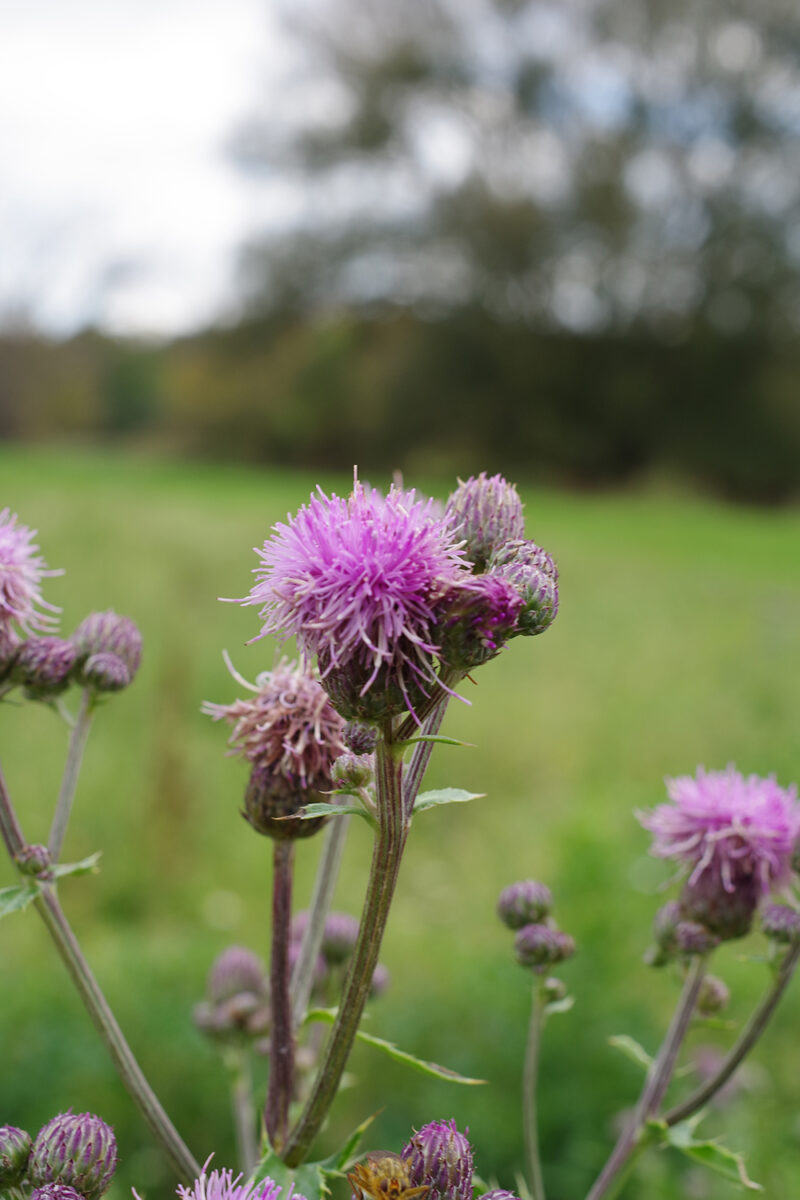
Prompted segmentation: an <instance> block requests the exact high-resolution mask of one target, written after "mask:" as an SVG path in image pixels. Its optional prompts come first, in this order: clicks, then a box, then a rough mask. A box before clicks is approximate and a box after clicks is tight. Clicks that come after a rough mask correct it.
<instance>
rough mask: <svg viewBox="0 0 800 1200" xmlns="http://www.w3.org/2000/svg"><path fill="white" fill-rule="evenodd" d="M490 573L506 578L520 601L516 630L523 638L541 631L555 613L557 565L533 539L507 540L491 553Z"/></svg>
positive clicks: (552, 619)
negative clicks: (530, 540)
mask: <svg viewBox="0 0 800 1200" xmlns="http://www.w3.org/2000/svg"><path fill="white" fill-rule="evenodd" d="M489 574H490V575H492V576H497V577H499V578H501V579H505V580H507V582H508V583H510V584H512V585H513V586H514V588H516V590H517V593H518V594H519V597H520V600H521V601H522V608H521V611H520V613H519V616H518V617H517V625H516V632H517V633H521V634H522V635H523V637H534V636H535V635H536V634H537V633H544V631H545V629H547V628H548V627H549V626H550V625H552V623H553V621H554V620H555V619H556V615H557V613H558V568H557V567H556V564H555V563H554V562H553V559H552V558H551V556H550V555H549V554H548V553H547V551H546V550H543V549H542V548H541V546H537V545H536V543H535V542H527V541H524V540H519V541H513V542H506V544H505V545H504V546H501V547H500V549H499V550H498V551H497V552H496V553H495V554H494V555H493V556H492V559H491V561H490V563H489Z"/></svg>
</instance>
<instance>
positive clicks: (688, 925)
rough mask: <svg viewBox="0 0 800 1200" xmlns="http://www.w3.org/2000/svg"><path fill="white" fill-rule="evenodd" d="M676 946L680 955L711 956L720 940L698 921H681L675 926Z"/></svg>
mask: <svg viewBox="0 0 800 1200" xmlns="http://www.w3.org/2000/svg"><path fill="white" fill-rule="evenodd" d="M675 945H676V946H677V949H678V953H679V954H685V955H689V956H692V955H697V954H709V953H710V951H712V950H713V949H714V947H715V946H718V945H719V938H718V937H716V936H715V934H713V933H712V932H711V931H710V930H709V929H706V927H705V925H701V924H700V923H699V922H698V921H679V922H678V924H677V925H676V926H675Z"/></svg>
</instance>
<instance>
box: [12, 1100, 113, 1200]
mask: <svg viewBox="0 0 800 1200" xmlns="http://www.w3.org/2000/svg"><path fill="white" fill-rule="evenodd" d="M116 1166H117V1141H116V1138H115V1137H114V1130H113V1129H112V1128H111V1126H110V1125H107V1124H106V1123H105V1121H101V1119H100V1117H96V1116H94V1115H93V1114H92V1113H79V1114H73V1113H71V1112H67V1113H60V1114H59V1115H58V1116H57V1117H53V1119H52V1121H48V1122H47V1124H46V1125H44V1126H43V1127H42V1128H41V1129H40V1130H39V1132H38V1134H37V1135H36V1140H35V1141H34V1143H33V1152H32V1153H31V1158H30V1163H29V1166H28V1178H29V1179H30V1181H31V1183H32V1184H33V1185H34V1187H39V1188H41V1187H44V1186H45V1185H46V1184H54V1183H61V1184H66V1185H67V1186H68V1187H74V1188H75V1190H76V1191H78V1192H80V1194H81V1195H82V1196H84V1197H85V1200H99V1197H100V1196H102V1195H103V1194H104V1193H105V1192H107V1191H108V1188H109V1185H110V1183H111V1180H112V1178H113V1176H114V1171H115V1170H116Z"/></svg>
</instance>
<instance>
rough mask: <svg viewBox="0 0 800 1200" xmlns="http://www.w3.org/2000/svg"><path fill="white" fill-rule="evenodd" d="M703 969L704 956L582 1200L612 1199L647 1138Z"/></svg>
mask: <svg viewBox="0 0 800 1200" xmlns="http://www.w3.org/2000/svg"><path fill="white" fill-rule="evenodd" d="M705 969H706V959H705V956H703V955H697V956H696V957H695V958H693V959H692V963H691V966H690V967H689V970H688V972H687V975H686V980H685V982H684V985H683V991H682V993H681V998H680V1000H679V1001H678V1005H677V1008H676V1009H675V1012H674V1014H673V1017H672V1021H671V1022H670V1026H669V1029H668V1030H667V1033H666V1037H665V1038H664V1041H663V1042H662V1043H661V1049H660V1050H659V1052H658V1057H657V1058H656V1060H655V1062H654V1063H653V1065H652V1067H651V1068H650V1071H649V1072H648V1075H647V1079H646V1080H645V1085H644V1087H643V1089H642V1093H641V1095H640V1096H639V1100H638V1101H637V1104H636V1109H635V1111H634V1114H633V1117H632V1119H631V1120H630V1121H629V1122H628V1124H627V1126H626V1128H625V1129H624V1130H623V1131H622V1133H621V1134H620V1137H619V1140H618V1141H617V1144H616V1146H615V1147H614V1149H613V1150H612V1152H611V1155H610V1157H609V1159H608V1161H607V1162H606V1165H605V1166H604V1167H603V1170H602V1171H601V1172H600V1174H599V1175H598V1177H597V1179H596V1181H595V1183H594V1186H593V1187H592V1188H591V1190H590V1191H589V1193H588V1195H587V1197H586V1200H600V1197H601V1196H608V1195H609V1194H612V1195H613V1194H614V1192H615V1191H617V1190H618V1185H616V1186H615V1187H614V1189H613V1191H611V1188H612V1184H614V1181H615V1180H616V1178H617V1176H618V1175H619V1172H620V1171H621V1170H622V1169H623V1167H625V1165H626V1163H627V1162H628V1159H629V1158H630V1156H631V1154H632V1153H633V1152H634V1151H635V1150H636V1148H637V1146H638V1145H639V1144H640V1143H641V1140H642V1138H643V1137H646V1136H647V1130H646V1124H647V1120H648V1118H649V1117H651V1116H652V1115H653V1113H655V1112H656V1111H657V1109H658V1106H659V1105H660V1104H661V1101H662V1100H663V1098H664V1093H665V1092H666V1090H667V1088H668V1086H669V1081H670V1079H671V1078H672V1073H673V1071H674V1070H675V1062H676V1059H677V1057H678V1051H679V1050H680V1048H681V1044H682V1042H683V1039H684V1038H685V1036H686V1032H687V1030H688V1028H689V1023H690V1021H691V1019H692V1014H693V1013H694V1010H695V1006H696V1004H697V997H698V994H699V992H700V987H701V985H702V982H703V976H704V975H705Z"/></svg>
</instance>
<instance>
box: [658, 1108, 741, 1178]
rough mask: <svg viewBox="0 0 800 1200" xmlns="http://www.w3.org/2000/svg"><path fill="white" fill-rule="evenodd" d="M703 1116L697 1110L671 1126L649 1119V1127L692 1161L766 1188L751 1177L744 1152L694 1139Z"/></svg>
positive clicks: (718, 1172)
mask: <svg viewBox="0 0 800 1200" xmlns="http://www.w3.org/2000/svg"><path fill="white" fill-rule="evenodd" d="M704 1115H705V1114H704V1113H697V1114H696V1115H695V1116H694V1117H690V1118H689V1120H688V1121H681V1122H679V1123H678V1124H677V1125H672V1126H667V1125H666V1124H665V1123H664V1122H663V1121H650V1122H649V1126H650V1128H651V1129H653V1130H655V1131H657V1132H658V1133H659V1135H660V1136H661V1137H662V1138H663V1139H664V1141H665V1142H666V1143H667V1145H668V1146H672V1147H673V1148H674V1149H675V1150H680V1152H681V1154H685V1155H686V1157H687V1158H690V1159H691V1160H692V1162H696V1163H700V1164H701V1165H702V1166H704V1167H708V1168H709V1170H711V1171H715V1172H716V1173H717V1175H723V1176H724V1177H725V1178H726V1179H730V1180H732V1181H733V1183H738V1184H740V1185H741V1187H744V1188H748V1189H749V1190H750V1191H753V1192H760V1191H763V1188H762V1187H761V1184H760V1183H754V1182H753V1180H752V1179H750V1177H749V1176H748V1174H747V1171H746V1170H745V1165H744V1159H743V1158H742V1155H741V1154H735V1153H734V1151H733V1150H729V1149H728V1148H727V1146H721V1145H720V1144H719V1142H714V1141H709V1140H698V1139H697V1138H695V1136H694V1131H695V1129H696V1127H697V1125H698V1124H699V1122H700V1121H701V1120H702V1119H703V1116H704Z"/></svg>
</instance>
